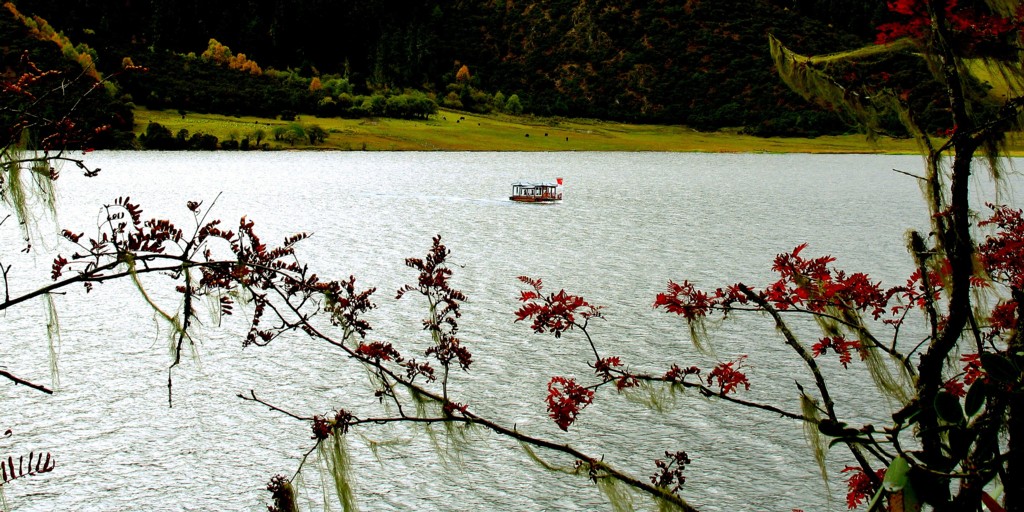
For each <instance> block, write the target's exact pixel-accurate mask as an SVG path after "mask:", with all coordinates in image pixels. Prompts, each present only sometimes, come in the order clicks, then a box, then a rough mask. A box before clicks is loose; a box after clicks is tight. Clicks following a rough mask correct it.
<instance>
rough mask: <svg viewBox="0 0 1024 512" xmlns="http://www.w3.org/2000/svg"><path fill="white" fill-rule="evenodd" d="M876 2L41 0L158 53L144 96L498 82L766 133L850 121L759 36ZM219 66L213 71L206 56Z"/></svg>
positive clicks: (480, 106) (559, 101)
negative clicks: (791, 85) (787, 74)
mask: <svg viewBox="0 0 1024 512" xmlns="http://www.w3.org/2000/svg"><path fill="white" fill-rule="evenodd" d="M791 4H792V5H791ZM826 5H827V7H825V6H826ZM880 7H881V8H882V10H884V5H882V4H877V3H875V4H871V5H868V6H865V5H862V4H859V3H856V2H845V3H840V4H835V3H831V2H823V1H810V0H801V1H798V2H797V1H794V2H780V1H774V0H773V1H769V0H755V1H752V2H748V1H741V0H720V1H717V2H710V1H701V2H683V3H679V2H668V3H661V4H649V3H643V2H637V1H636V0H627V1H625V2H612V1H610V0H599V1H597V2H585V3H573V2H549V3H536V2H527V3H526V4H515V5H511V4H510V5H509V6H506V7H501V6H500V5H499V4H493V3H486V2H483V3H480V2H460V3H456V4H454V5H450V4H442V3H440V2H437V1H429V2H423V3H418V4H410V5H403V7H402V8H401V9H395V8H394V7H393V6H392V5H390V4H388V3H386V2H380V1H377V0H374V1H368V2H361V3H358V4H352V3H348V2H336V3H330V2H298V1H294V0H283V1H281V2H278V3H276V4H275V7H274V12H273V13H269V12H267V11H266V10H265V9H256V8H250V9H238V8H237V6H228V5H227V4H223V3H217V2H201V3H194V2H192V3H189V2H181V1H179V0H174V1H171V2H163V3H160V4H159V5H158V4H157V3H156V2H155V0H142V1H140V2H133V3H132V5H130V6H127V7H126V6H123V5H114V4H109V5H108V4H102V3H101V4H98V5H94V4H92V3H89V4H88V5H86V4H82V3H80V2H72V1H70V0H53V1H51V2H41V3H39V5H33V9H35V11H37V12H38V13H40V14H43V15H44V16H49V17H50V18H51V19H52V21H53V22H54V23H55V24H57V26H59V27H60V28H62V29H64V30H66V31H68V32H69V33H73V34H78V33H82V35H83V36H85V33H84V30H82V28H81V27H88V28H90V29H94V30H93V31H92V34H91V35H89V36H88V38H89V41H91V42H93V43H94V44H93V47H97V48H116V49H119V50H120V51H119V53H118V54H116V55H115V56H113V57H106V58H105V59H104V60H105V61H108V62H110V63H111V64H113V63H115V62H117V61H119V60H120V59H121V58H122V57H124V56H125V55H129V56H130V57H131V58H132V60H133V62H135V63H137V64H140V65H144V66H146V67H148V68H149V69H150V73H149V74H148V77H147V78H143V79H139V80H136V81H134V82H133V83H131V84H130V88H131V91H132V94H133V95H134V97H136V98H150V97H151V96H150V95H149V94H148V93H149V92H151V91H155V92H156V93H157V94H155V95H154V96H152V98H155V99H158V100H157V102H149V103H146V104H147V106H148V107H150V108H155V109H161V108H166V107H178V106H181V105H189V106H191V107H192V109H194V110H196V111H200V112H217V113H224V114H228V115H242V114H249V115H265V114H276V113H279V112H280V111H281V110H283V109H290V110H293V111H296V112H304V113H313V112H318V113H319V112H320V111H319V110H318V105H317V103H318V102H319V100H320V99H322V98H323V97H325V96H330V97H332V98H334V99H335V101H336V102H338V103H339V104H341V103H343V102H342V101H341V100H339V96H340V95H341V94H349V95H352V96H357V95H366V94H369V93H370V90H369V89H370V88H371V87H372V88H373V89H374V90H375V91H377V92H379V93H382V94H384V95H385V96H386V97H389V96H390V94H387V93H384V92H383V91H385V90H401V89H403V88H408V87H414V88H418V89H421V90H426V91H440V92H438V96H439V98H440V101H441V102H442V104H444V105H445V106H448V107H451V108H465V109H468V110H470V111H475V112H487V111H494V110H497V111H503V110H505V108H506V104H507V102H505V101H499V102H495V101H493V100H492V99H491V98H489V97H488V95H489V94H490V93H493V92H494V91H504V94H503V95H504V96H505V97H507V96H508V95H510V94H512V93H515V94H516V95H518V96H519V98H520V104H521V106H522V107H523V110H522V112H525V113H533V114H541V115H565V116H575V117H592V118H603V119H612V120H617V121H630V122H636V121H642V122H645V123H650V122H655V123H671V124H687V125H690V126H693V127H695V128H698V129H706V130H712V129H716V128H721V127H735V126H740V127H743V128H744V129H745V130H746V132H747V133H753V134H758V135H787V134H788V135H817V134H823V133H841V132H844V131H846V130H848V129H849V127H848V125H847V124H844V123H842V122H840V121H839V119H838V118H837V117H836V116H835V115H834V114H831V113H829V112H827V111H826V110H824V109H821V108H817V107H813V106H808V105H806V104H805V103H804V102H802V101H801V100H800V98H799V97H798V96H797V95H795V94H793V93H791V92H789V91H788V90H787V89H786V88H785V87H784V86H783V85H782V84H780V83H778V81H777V80H775V76H774V70H773V69H772V65H771V58H770V55H769V54H768V51H767V50H766V49H765V47H764V44H763V41H764V36H765V34H767V33H768V32H769V31H777V32H784V33H788V34H800V36H799V39H798V40H790V41H789V43H790V44H793V45H794V47H795V48H798V49H799V50H800V51H802V52H814V53H823V52H829V51H834V50H835V49H836V48H843V47H847V48H848V47H852V46H857V45H858V44H860V43H863V42H866V41H867V40H869V38H871V37H873V35H874V34H873V27H874V24H875V23H876V21H877V20H876V18H877V13H878V11H879V8H880ZM211 27H217V29H218V30H217V33H211V32H210V31H211ZM211 36H214V37H217V38H220V40H230V41H231V45H232V47H234V48H236V49H243V50H244V51H246V52H248V53H249V54H251V55H254V56H258V57H259V60H260V62H261V63H265V64H267V67H266V69H265V71H264V72H263V75H264V76H258V73H253V74H250V73H248V72H245V71H243V70H242V69H243V68H242V66H241V65H240V64H238V63H234V62H235V61H236V60H238V58H239V55H240V54H234V53H232V52H231V51H230V50H229V49H228V48H227V47H226V46H224V45H223V44H221V43H219V42H217V44H216V45H211V42H210V38H211ZM142 41H145V42H144V43H142ZM211 47H212V48H213V51H211V50H210V49H211ZM202 48H206V49H207V51H209V52H210V55H211V57H212V56H217V59H219V61H221V64H216V63H214V62H213V60H208V61H206V62H204V61H203V60H202V59H195V60H193V61H191V64H192V65H191V66H190V67H186V66H183V65H182V63H181V62H175V59H174V58H168V57H166V55H177V54H182V53H187V52H194V51H196V50H197V49H202ZM101 57H103V55H101ZM453 59H457V60H458V63H457V64H454V65H453ZM182 60H187V59H186V58H185V57H182ZM233 63H234V64H233ZM214 64H216V68H217V71H216V72H210V71H208V70H206V68H207V67H208V66H210V65H214ZM271 67H273V68H276V69H272V68H271ZM313 68H316V69H319V70H322V71H323V72H324V74H322V75H321V81H322V86H323V88H322V89H321V91H319V93H320V94H321V95H319V96H318V95H317V94H311V93H310V91H309V89H308V86H309V84H310V77H311V76H312V73H311V70H312V69H313ZM281 70H284V71H281ZM235 73H237V75H236V74H235ZM263 78H266V79H267V80H263ZM140 82H145V83H144V84H143V83H140ZM449 84H454V85H457V86H460V87H461V88H460V89H459V90H458V91H456V96H457V97H458V99H457V100H456V98H455V97H446V95H447V94H448V92H449V91H448V90H447V89H446V87H447V86H448V85H449ZM361 104H362V102H357V103H356V106H355V111H353V110H350V107H349V106H347V105H342V106H340V107H339V112H338V113H337V114H336V115H340V116H362V115H379V114H373V113H367V112H366V109H363V108H361ZM460 105H461V106H460ZM257 110H262V111H257ZM385 115H386V114H385ZM267 117H270V116H267Z"/></svg>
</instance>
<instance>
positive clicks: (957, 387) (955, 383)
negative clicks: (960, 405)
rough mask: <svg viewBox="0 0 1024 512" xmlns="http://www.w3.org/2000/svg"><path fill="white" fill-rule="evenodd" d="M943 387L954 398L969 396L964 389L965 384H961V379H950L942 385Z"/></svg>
mask: <svg viewBox="0 0 1024 512" xmlns="http://www.w3.org/2000/svg"><path fill="white" fill-rule="evenodd" d="M942 387H943V388H944V389H945V390H946V391H948V392H949V394H951V395H953V396H956V397H965V396H967V391H966V390H965V389H964V383H963V382H960V379H956V378H954V379H949V380H947V381H946V382H945V383H944V384H943V385H942Z"/></svg>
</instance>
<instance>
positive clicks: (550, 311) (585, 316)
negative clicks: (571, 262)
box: [515, 276, 601, 338]
mask: <svg viewBox="0 0 1024 512" xmlns="http://www.w3.org/2000/svg"><path fill="white" fill-rule="evenodd" d="M519 280H520V281H522V282H523V283H525V284H526V285H528V286H530V287H532V288H533V290H532V291H524V292H522V294H521V295H520V297H519V300H520V301H522V302H525V303H526V304H524V305H523V306H522V307H521V308H519V309H518V310H517V311H516V312H515V315H516V322H519V321H522V320H526V319H532V320H533V324H532V325H531V326H530V328H531V329H533V331H534V332H536V333H538V334H543V333H544V332H548V331H550V332H552V333H554V335H555V337H556V338H561V337H562V333H563V332H565V331H568V330H571V329H572V328H573V327H574V326H577V327H578V326H583V325H584V324H585V323H586V321H587V320H589V319H591V318H601V307H600V306H594V305H592V304H590V303H589V302H587V301H586V300H585V299H584V298H583V297H580V296H578V295H571V294H569V293H567V292H566V291H565V290H560V291H559V292H558V293H553V294H550V295H548V296H547V297H545V296H544V295H543V294H542V293H541V290H542V284H541V280H540V279H531V278H529V277H526V276H519ZM579 319H582V321H583V323H580V320H579Z"/></svg>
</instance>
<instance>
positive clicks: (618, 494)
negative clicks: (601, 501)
mask: <svg viewBox="0 0 1024 512" xmlns="http://www.w3.org/2000/svg"><path fill="white" fill-rule="evenodd" d="M597 488H598V489H600V491H601V494H604V496H605V497H606V498H608V503H609V504H610V505H611V506H612V510H614V511H615V512H632V511H633V510H635V508H634V506H633V494H632V493H631V492H630V491H629V489H627V488H626V487H625V486H624V485H623V484H622V483H621V482H619V481H618V480H617V479H615V478H611V477H607V476H606V477H598V479H597Z"/></svg>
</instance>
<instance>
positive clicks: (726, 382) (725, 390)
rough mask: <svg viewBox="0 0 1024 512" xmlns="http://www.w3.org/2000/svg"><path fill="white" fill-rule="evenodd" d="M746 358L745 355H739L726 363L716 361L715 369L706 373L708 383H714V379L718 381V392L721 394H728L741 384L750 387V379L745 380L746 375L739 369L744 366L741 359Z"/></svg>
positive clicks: (746, 387)
mask: <svg viewBox="0 0 1024 512" xmlns="http://www.w3.org/2000/svg"><path fill="white" fill-rule="evenodd" d="M746 359H747V356H746V355H743V356H740V357H739V359H736V360H735V361H729V362H728V363H718V365H716V366H715V369H713V370H711V373H709V374H708V378H707V381H708V385H709V386H711V385H714V383H715V381H718V392H719V393H721V394H723V395H728V394H729V393H732V392H733V391H736V389H737V388H738V387H739V386H740V385H741V384H742V385H743V387H744V389H747V390H749V389H750V381H749V380H747V375H746V374H745V373H743V372H741V371H740V369H741V368H744V366H743V361H745V360H746Z"/></svg>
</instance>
